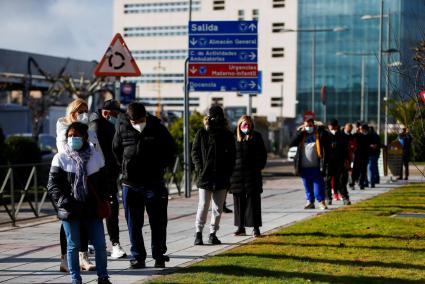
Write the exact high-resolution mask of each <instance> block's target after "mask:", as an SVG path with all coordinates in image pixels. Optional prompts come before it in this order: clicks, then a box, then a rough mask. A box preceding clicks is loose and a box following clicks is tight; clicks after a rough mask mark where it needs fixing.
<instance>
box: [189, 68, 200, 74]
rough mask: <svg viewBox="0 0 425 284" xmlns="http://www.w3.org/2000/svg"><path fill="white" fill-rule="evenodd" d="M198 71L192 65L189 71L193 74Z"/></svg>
mask: <svg viewBox="0 0 425 284" xmlns="http://www.w3.org/2000/svg"><path fill="white" fill-rule="evenodd" d="M197 71H198V69H197V68H195V66H192V68H190V73H192V74H195V73H196V72H197Z"/></svg>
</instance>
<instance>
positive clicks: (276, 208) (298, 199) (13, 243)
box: [0, 176, 398, 283]
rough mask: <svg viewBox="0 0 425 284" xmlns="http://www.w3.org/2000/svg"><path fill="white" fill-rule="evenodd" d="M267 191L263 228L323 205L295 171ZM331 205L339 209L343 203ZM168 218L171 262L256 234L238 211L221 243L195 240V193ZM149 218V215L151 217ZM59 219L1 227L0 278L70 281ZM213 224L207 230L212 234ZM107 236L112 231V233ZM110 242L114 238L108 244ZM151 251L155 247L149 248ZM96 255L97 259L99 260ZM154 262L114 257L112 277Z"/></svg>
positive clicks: (360, 194) (134, 275) (226, 222)
mask: <svg viewBox="0 0 425 284" xmlns="http://www.w3.org/2000/svg"><path fill="white" fill-rule="evenodd" d="M396 186H398V185H396V184H391V185H390V184H380V185H378V186H377V188H374V189H366V190H364V191H360V190H355V191H350V194H351V199H352V201H353V202H357V201H359V200H364V199H367V198H370V197H372V196H375V195H378V194H381V193H383V192H386V191H388V190H391V189H392V188H394V187H396ZM264 188H265V190H264V193H263V195H262V212H263V227H262V228H261V230H262V232H263V233H266V232H268V231H271V230H274V229H276V228H279V227H281V226H285V225H288V224H291V223H293V222H297V221H300V220H303V219H306V218H309V217H312V216H314V215H316V214H320V213H323V212H324V211H320V210H311V211H306V210H303V206H304V204H305V200H304V190H303V187H302V184H301V180H300V179H299V178H295V177H279V176H278V177H270V178H267V179H266V180H265V184H264ZM227 200H228V204H229V205H230V206H229V207H230V208H232V204H233V201H232V197H231V196H230V195H229V196H228V198H227ZM336 203H337V205H332V206H330V210H333V209H335V208H337V207H340V206H341V205H342V202H341V201H339V202H336ZM168 208H169V210H168V212H169V223H168V239H167V245H168V254H169V256H170V258H171V261H170V262H168V263H167V264H166V265H167V267H169V268H170V267H183V266H187V265H188V264H190V263H192V262H193V261H197V260H201V259H204V258H205V257H207V256H208V255H211V254H214V253H217V252H219V251H222V250H224V249H229V248H231V247H233V246H235V245H237V244H239V243H241V242H246V241H248V240H249V239H250V238H251V237H250V236H246V237H235V236H233V232H234V231H235V229H236V228H235V227H234V226H233V214H223V218H222V221H221V224H222V225H221V228H220V231H219V232H218V233H217V235H218V237H219V238H220V239H221V241H222V242H223V244H222V245H219V246H211V245H204V246H194V245H193V241H194V222H195V213H196V208H197V196H196V194H194V196H193V197H192V198H190V199H184V198H180V197H174V198H173V199H171V200H170V202H169V207H168ZM120 214H121V215H120V218H121V219H120V229H121V234H120V237H121V244H122V245H123V247H124V249H125V250H126V251H127V253H128V252H129V240H128V233H127V228H126V224H125V220H124V217H123V216H124V214H123V212H122V211H121V213H120ZM145 220H146V222H147V218H146V219H145ZM59 228H60V223H59V221H56V222H50V223H46V224H40V225H35V226H29V227H25V228H17V229H11V230H8V231H2V232H0V283H69V282H70V276H69V275H67V274H65V273H61V272H59V262H60V247H59ZM207 235H208V230H206V231H205V232H204V239H206V238H207ZM144 237H145V244H147V247H149V245H150V230H149V226H148V225H145V228H144ZM106 238H107V240H109V239H108V236H106ZM109 246H110V243H109V242H108V247H109ZM148 254H150V250H148ZM93 261H94V260H93ZM146 264H147V266H148V268H146V269H141V270H131V269H128V266H129V262H128V259H120V260H109V259H108V270H109V273H110V276H111V279H110V280H111V282H112V283H133V282H139V281H143V280H146V279H148V278H149V277H151V276H153V275H156V274H158V273H161V272H162V271H161V269H155V268H152V267H153V264H154V262H153V260H152V258H150V257H149V258H148V259H147V262H146ZM82 277H83V281H84V283H95V282H96V279H97V276H96V274H95V273H93V272H89V273H87V272H83V273H82Z"/></svg>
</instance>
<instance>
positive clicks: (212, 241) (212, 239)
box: [208, 233, 221, 245]
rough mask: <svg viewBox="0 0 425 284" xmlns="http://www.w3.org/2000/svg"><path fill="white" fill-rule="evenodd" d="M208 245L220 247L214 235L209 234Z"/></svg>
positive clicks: (219, 242)
mask: <svg viewBox="0 0 425 284" xmlns="http://www.w3.org/2000/svg"><path fill="white" fill-rule="evenodd" d="M208 243H209V244H212V245H221V241H220V240H219V239H218V238H217V236H216V235H215V233H211V234H210V237H209V239H208Z"/></svg>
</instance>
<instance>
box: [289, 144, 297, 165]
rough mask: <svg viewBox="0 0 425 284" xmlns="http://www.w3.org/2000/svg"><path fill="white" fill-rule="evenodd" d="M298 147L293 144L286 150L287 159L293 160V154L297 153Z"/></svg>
mask: <svg viewBox="0 0 425 284" xmlns="http://www.w3.org/2000/svg"><path fill="white" fill-rule="evenodd" d="M297 149H298V147H296V146H294V147H291V148H289V150H288V161H290V162H293V161H294V159H295V155H296V154H297Z"/></svg>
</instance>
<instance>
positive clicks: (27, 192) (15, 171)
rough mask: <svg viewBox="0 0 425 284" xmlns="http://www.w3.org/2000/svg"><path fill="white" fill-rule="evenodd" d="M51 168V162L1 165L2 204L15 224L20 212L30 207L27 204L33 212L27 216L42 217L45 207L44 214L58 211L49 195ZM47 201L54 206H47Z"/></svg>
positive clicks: (0, 195) (0, 192)
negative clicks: (48, 185)
mask: <svg viewBox="0 0 425 284" xmlns="http://www.w3.org/2000/svg"><path fill="white" fill-rule="evenodd" d="M49 170H50V163H40V164H19V165H7V166H0V181H1V182H0V184H1V187H0V203H1V204H0V205H1V206H3V207H4V208H5V211H6V213H7V215H8V216H9V217H10V220H11V221H12V224H13V225H15V223H16V221H17V220H18V216H19V214H20V213H22V211H24V210H25V209H28V206H27V205H29V211H30V212H31V213H32V214H30V215H29V216H26V217H25V218H30V217H36V218H37V217H40V216H41V215H42V210H43V209H46V212H45V213H46V214H44V215H52V214H55V213H56V206H55V204H54V203H53V202H51V200H50V198H49V197H48V195H47V188H46V185H47V181H48V176H49ZM46 202H50V203H51V205H52V206H51V207H49V208H45V205H46ZM26 215H28V214H26ZM32 215H33V216H32Z"/></svg>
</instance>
